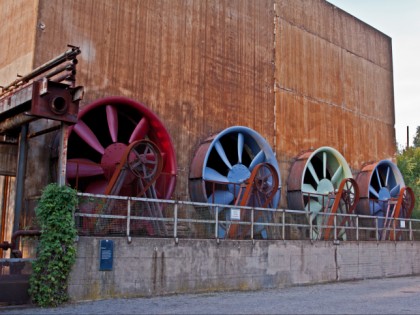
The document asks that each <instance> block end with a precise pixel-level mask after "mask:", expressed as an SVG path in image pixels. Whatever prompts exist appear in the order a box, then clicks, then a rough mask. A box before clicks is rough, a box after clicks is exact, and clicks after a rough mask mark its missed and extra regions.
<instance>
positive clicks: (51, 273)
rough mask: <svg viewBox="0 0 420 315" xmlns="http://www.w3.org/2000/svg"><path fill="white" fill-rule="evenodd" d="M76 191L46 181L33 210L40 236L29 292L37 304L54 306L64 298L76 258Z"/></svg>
mask: <svg viewBox="0 0 420 315" xmlns="http://www.w3.org/2000/svg"><path fill="white" fill-rule="evenodd" d="M76 204H77V195H76V191H75V190H74V189H72V188H70V187H67V186H58V185H57V184H49V185H48V186H46V187H45V189H44V191H43V193H42V196H41V199H40V201H39V204H38V206H37V208H36V209H35V212H36V216H37V219H38V222H39V224H40V225H41V229H42V235H41V237H40V241H39V245H38V249H37V259H36V261H35V262H34V263H33V273H32V275H31V278H30V289H29V292H30V294H31V295H32V299H33V302H34V303H36V304H38V305H40V306H43V307H45V306H57V305H59V304H61V303H63V302H65V301H67V299H68V296H67V280H68V276H69V274H70V271H71V267H72V265H73V264H74V261H75V259H76V247H75V244H74V240H75V237H76V235H77V230H76V228H75V224H74V219H73V211H74V209H75V206H76Z"/></svg>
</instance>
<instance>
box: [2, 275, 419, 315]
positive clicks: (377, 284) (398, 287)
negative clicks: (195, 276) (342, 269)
mask: <svg viewBox="0 0 420 315" xmlns="http://www.w3.org/2000/svg"><path fill="white" fill-rule="evenodd" d="M0 313H1V314H420V277H401V278H387V279H368V280H362V281H354V282H341V283H328V284H319V285H308V286H298V287H289V288H282V289H275V290H263V291H253V292H220V293H206V294H183V295H172V296H162V297H152V298H133V299H112V300H102V301H90V302H81V303H72V304H66V305H63V306H61V307H58V308H36V307H15V308H12V307H7V308H0Z"/></svg>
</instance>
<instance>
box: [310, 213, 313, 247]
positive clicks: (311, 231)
mask: <svg viewBox="0 0 420 315" xmlns="http://www.w3.org/2000/svg"><path fill="white" fill-rule="evenodd" d="M312 234H313V226H312V219H311V211H309V239H310V240H311V241H312V240H313V239H312Z"/></svg>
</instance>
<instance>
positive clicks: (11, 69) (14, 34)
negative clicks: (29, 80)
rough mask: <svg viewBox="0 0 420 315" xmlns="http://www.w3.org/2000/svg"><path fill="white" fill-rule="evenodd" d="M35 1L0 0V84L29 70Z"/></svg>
mask: <svg viewBox="0 0 420 315" xmlns="http://www.w3.org/2000/svg"><path fill="white" fill-rule="evenodd" d="M37 5H38V1H37V0H32V1H27V0H1V3H0V21H1V27H0V44H1V45H0V46H1V47H0V85H2V86H5V85H7V84H9V83H10V82H12V81H13V80H15V79H16V78H17V74H20V75H22V74H25V73H26V72H29V71H30V70H32V63H33V55H34V45H35V27H36V15H37V12H36V9H37Z"/></svg>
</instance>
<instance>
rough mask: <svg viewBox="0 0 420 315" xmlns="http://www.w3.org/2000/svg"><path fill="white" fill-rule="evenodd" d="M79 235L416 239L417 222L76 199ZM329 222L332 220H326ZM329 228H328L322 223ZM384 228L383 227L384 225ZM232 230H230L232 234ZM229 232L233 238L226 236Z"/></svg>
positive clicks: (149, 201)
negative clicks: (77, 202)
mask: <svg viewBox="0 0 420 315" xmlns="http://www.w3.org/2000/svg"><path fill="white" fill-rule="evenodd" d="M78 197H79V204H78V208H77V209H76V211H75V214H74V216H75V221H76V226H77V228H78V231H79V235H86V236H126V237H127V238H128V239H129V240H131V237H132V236H148V237H173V238H174V239H175V240H176V241H177V240H178V238H206V239H222V238H225V239H251V240H254V239H273V240H287V239H290V240H292V239H295V240H312V241H316V240H332V241H335V242H337V241H363V240H376V241H381V240H392V241H402V240H406V241H413V240H415V239H420V220H416V219H393V218H383V217H377V216H369V215H357V214H343V213H336V214H330V213H325V212H317V213H312V212H308V211H303V210H289V209H268V208H256V207H239V206H232V205H223V204H209V203H199V202H189V201H176V200H159V199H148V198H135V197H122V196H106V195H93V194H86V193H78ZM330 216H333V217H334V218H333V220H328V218H329V217H330ZM331 221H332V222H333V223H332V224H328V222H331ZM384 222H386V224H384ZM233 227H234V229H233ZM232 230H234V231H235V233H234V234H232V233H230V232H231V231H232Z"/></svg>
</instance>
